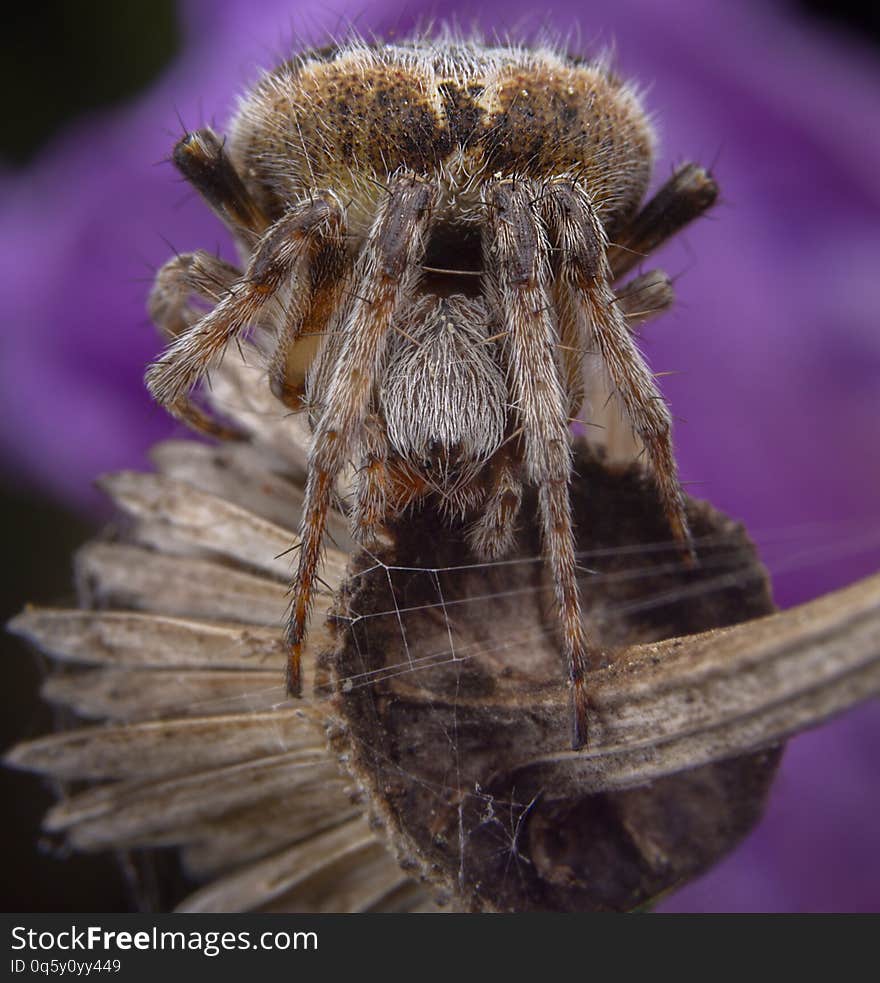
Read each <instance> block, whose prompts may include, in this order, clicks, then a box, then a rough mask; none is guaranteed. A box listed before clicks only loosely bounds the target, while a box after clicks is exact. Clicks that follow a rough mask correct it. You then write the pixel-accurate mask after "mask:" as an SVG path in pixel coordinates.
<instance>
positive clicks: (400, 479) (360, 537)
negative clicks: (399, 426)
mask: <svg viewBox="0 0 880 983" xmlns="http://www.w3.org/2000/svg"><path fill="white" fill-rule="evenodd" d="M389 449H390V444H389V442H388V433H387V430H386V427H385V423H384V421H383V420H382V419H381V418H380V416H379V415H378V414H377V413H370V414H369V416H368V417H367V419H366V420H365V421H364V427H363V432H362V437H361V458H360V465H359V467H358V469H357V480H356V487H355V500H354V506H353V508H352V511H351V534H352V536H353V537H354V539H356V540H357V541H358V542H359V543H365V544H369V543H375V542H376V541H377V540H378V539H379V532H380V530H381V528H382V525H383V523H384V522H385V521H386V520H387V519H388V517H389V516H397V515H400V514H401V513H402V512H403V511H404V510H405V509H406V508H407V507H408V506H409V505H411V504H412V503H413V502H414V501H415V500H416V499H418V498H420V497H421V496H423V495H426V494H427V493H428V492H429V491H430V486H429V485H428V483H427V482H426V481H425V480H424V478H422V477H421V476H419V475H418V474H417V473H416V472H415V471H414V469H413V468H411V467H409V466H408V465H407V464H406V463H405V462H403V461H400V460H396V461H395V460H391V459H389Z"/></svg>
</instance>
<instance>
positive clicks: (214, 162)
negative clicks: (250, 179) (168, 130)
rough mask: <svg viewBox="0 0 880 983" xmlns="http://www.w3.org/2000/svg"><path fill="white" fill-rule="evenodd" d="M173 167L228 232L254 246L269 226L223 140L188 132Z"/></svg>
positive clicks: (207, 131)
mask: <svg viewBox="0 0 880 983" xmlns="http://www.w3.org/2000/svg"><path fill="white" fill-rule="evenodd" d="M171 159H172V161H173V162H174V166H175V167H176V168H177V169H178V171H180V173H181V174H182V175H183V176H184V177H185V178H186V180H187V181H189V183H190V184H191V185H192V186H193V187H194V188H195V189H196V191H198V192H199V194H200V195H201V196H202V197H203V198H204V199H205V201H206V202H207V203H208V205H209V206H210V207H211V210H212V211H213V212H214V214H215V215H217V216H218V218H219V219H220V220H221V221H222V222H223V224H224V225H226V227H227V228H228V229H230V230H231V231H232V232H233V233H235V234H236V235H239V236H240V237H241V238H242V239H244V240H245V242H247V243H249V244H253V242H254V241H255V239H256V238H257V237H259V236H260V235H261V234H262V233H263V232H265V231H266V229H267V228H268V227H269V224H270V223H269V219H268V218H267V217H266V215H265V214H264V212H263V211H262V209H261V208H260V207H259V205H258V204H257V203H256V201H254V199H253V197H252V195H251V193H250V192H249V191H248V190H247V188H246V187H245V185H244V182H243V181H242V179H241V177H240V176H239V174H238V171H236V169H235V167H234V166H233V164H232V161H231V160H230V159H229V157H228V156H227V155H226V150H225V149H224V146H223V141H222V140H220V138H219V137H218V136H217V134H216V133H214V131H213V130H210V129H208V128H205V129H202V130H194V131H193V132H192V133H187V134H186V136H184V137H183V138H182V139H181V140H178V142H177V143H176V144H175V146H174V150H173V151H172V153H171Z"/></svg>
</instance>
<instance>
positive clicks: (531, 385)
mask: <svg viewBox="0 0 880 983" xmlns="http://www.w3.org/2000/svg"><path fill="white" fill-rule="evenodd" d="M536 197H537V194H536V189H535V188H534V187H533V186H532V183H531V182H529V181H526V180H516V181H515V180H513V179H499V180H497V181H494V182H492V183H491V184H490V185H489V187H488V189H487V194H486V204H487V205H488V225H489V235H488V237H487V239H486V247H485V248H486V263H487V266H489V267H490V268H493V269H494V270H495V271H496V274H497V294H498V296H497V297H496V303H497V304H498V306H499V308H500V311H501V314H502V317H503V322H504V325H505V327H506V328H507V332H508V334H507V346H506V347H507V360H508V376H509V380H510V381H509V385H510V390H511V393H510V394H511V400H512V402H513V404H514V406H515V407H516V412H517V415H518V417H519V420H520V423H521V426H522V435H521V438H520V439H521V442H522V447H523V449H524V458H523V461H524V465H525V471H526V477H527V479H528V480H530V481H532V482H534V483H535V485H536V486H537V488H538V503H539V509H540V515H541V525H542V533H543V545H544V554H545V557H546V559H547V561H548V563H549V566H550V570H551V572H552V575H553V584H554V588H555V595H556V604H557V608H558V611H559V618H560V623H561V626H562V641H563V652H564V656H565V659H566V662H567V666H568V674H569V679H570V681H571V688H572V702H573V714H572V718H573V728H572V746H573V747H574V748H576V749H577V748H580V747H583V745H584V744H585V743H586V740H587V711H588V707H589V699H588V694H587V683H586V674H587V668H588V659H587V652H588V647H589V640H588V638H587V633H586V628H585V627H584V622H583V617H582V615H581V605H580V597H579V595H578V586H577V565H576V562H575V545H574V530H573V528H572V520H571V503H570V501H569V491H568V486H569V480H570V475H571V435H570V431H569V427H568V405H569V395H568V394H567V393H566V392H565V390H564V387H563V380H562V379H561V378H560V373H559V370H558V368H557V361H556V356H555V351H554V349H555V344H556V329H555V325H554V323H553V320H552V318H551V299H550V289H549V278H550V270H549V263H548V243H547V238H546V234H545V231H544V228H543V226H542V225H541V223H540V222H539V220H538V217H537V216H536V214H535V210H534V207H533V203H534V200H535V199H536Z"/></svg>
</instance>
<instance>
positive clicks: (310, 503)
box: [287, 173, 434, 695]
mask: <svg viewBox="0 0 880 983" xmlns="http://www.w3.org/2000/svg"><path fill="white" fill-rule="evenodd" d="M433 200H434V193H433V191H432V189H431V188H430V187H429V185H428V184H426V183H425V182H424V181H421V180H419V179H418V178H416V177H414V176H412V175H410V174H407V173H402V174H398V175H397V176H396V177H395V178H393V180H392V181H391V183H390V187H389V190H388V194H387V196H386V197H385V198H384V200H383V201H382V203H381V204H380V206H379V208H378V210H377V214H376V218H375V220H374V222H373V225H372V228H371V229H370V233H369V235H368V237H367V242H366V244H365V245H364V247H363V251H362V253H361V255H360V257H359V260H358V263H357V266H356V269H355V282H356V284H357V288H356V289H357V293H356V295H355V296H354V298H353V302H352V304H351V306H350V308H348V309H347V315H346V318H345V321H344V323H340V324H338V325H334V327H335V328H338V329H339V330H340V331H341V332H342V336H341V344H340V348H339V356H338V358H337V360H336V364H335V366H334V368H333V373H332V376H331V377H330V382H329V385H328V387H327V390H326V393H325V394H324V395H323V396H322V404H321V406H320V408H319V409H320V417H319V419H318V422H317V425H316V427H315V430H314V434H313V437H312V445H311V449H310V451H309V467H308V479H307V481H306V493H305V501H304V504H303V518H302V528H301V536H300V550H299V562H298V566H297V571H296V576H295V578H294V582H293V586H292V593H293V604H292V607H291V613H290V620H289V623H288V628H287V640H288V644H289V653H288V663H287V688H288V691H289V692H290V693H291V695H297V694H299V692H300V690H301V680H300V658H301V652H302V644H303V640H304V638H305V632H306V624H307V621H308V615H309V609H310V607H311V602H312V594H313V592H314V587H315V580H316V572H317V568H318V564H319V561H320V556H321V544H322V541H323V538H324V526H325V523H326V520H327V511H328V509H329V507H330V501H331V496H332V493H333V489H334V485H335V482H336V478H337V476H338V474H339V472H340V471H341V469H342V468H343V466H344V465H345V464H346V462H347V461H348V460H349V459H350V458H351V457H352V454H353V452H354V451H356V450H358V449H359V447H357V445H358V444H360V442H361V440H362V437H363V428H364V422H365V420H366V418H367V414H368V412H369V409H370V401H371V398H372V393H373V386H374V384H375V380H376V378H377V376H378V374H379V371H380V369H381V365H382V359H383V355H384V352H385V347H386V342H387V336H388V333H389V331H390V329H391V325H392V321H393V319H394V315H395V312H396V311H397V309H398V306H399V304H400V301H401V299H402V298H403V297H405V296H407V295H408V293H409V292H410V291H411V288H412V287H413V285H414V283H415V280H416V278H417V277H418V272H419V270H418V267H419V264H420V263H421V261H422V256H423V255H424V251H425V242H426V237H427V233H428V229H429V227H430V222H431V211H432V205H433Z"/></svg>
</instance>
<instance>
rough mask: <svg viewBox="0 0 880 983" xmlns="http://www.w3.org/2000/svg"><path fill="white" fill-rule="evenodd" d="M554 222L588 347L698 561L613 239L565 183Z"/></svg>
mask: <svg viewBox="0 0 880 983" xmlns="http://www.w3.org/2000/svg"><path fill="white" fill-rule="evenodd" d="M548 200H549V202H550V207H549V209H548V211H549V212H550V221H551V224H552V226H553V227H554V229H555V232H556V236H557V238H558V240H559V244H560V247H561V248H560V259H559V279H560V281H561V283H562V284H563V289H564V290H565V291H566V292H567V293H568V295H569V301H570V303H571V305H572V307H573V309H575V310H576V311H577V323H578V324H579V325H580V331H581V334H582V337H583V339H584V341H583V342H582V345H583V347H584V348H585V349H586V348H590V347H592V348H593V349H595V351H596V353H597V354H598V355H599V357H600V358H601V359H602V362H603V364H604V365H605V368H606V370H607V372H608V375H609V376H610V379H611V382H612V383H613V385H614V388H615V390H616V392H617V394H618V396H619V397H620V401H621V403H622V404H623V408H624V410H625V412H626V415H627V418H628V419H629V421H630V425H631V426H632V428H633V430H634V432H635V434H636V436H637V437H638V438H639V440H641V442H642V444H643V445H644V448H645V451H646V453H647V455H648V460H649V461H650V464H651V467H652V470H653V472H654V478H655V481H656V483H657V488H658V491H659V493H660V501H661V504H662V507H663V511H664V513H665V515H666V519H667V521H668V522H669V525H670V527H671V529H672V534H673V536H674V537H675V539H677V540H678V541H679V542H680V543H681V544H683V546H684V547H685V550H686V558H687V559H688V560H689V561H690V562H692V561H693V549H692V545H691V540H690V532H689V530H688V524H687V518H686V516H685V509H684V496H683V495H682V491H681V486H680V484H679V482H678V469H677V466H676V463H675V456H674V454H673V452H672V420H671V417H670V413H669V409H668V407H667V406H666V403H665V402H664V400H663V397H662V395H661V394H660V391H659V390H658V388H657V386H656V385H655V383H654V378H653V376H652V375H651V372H650V371H649V369H648V367H647V365H646V364H645V361H644V359H643V358H642V355H641V352H639V350H638V348H637V347H636V345H635V343H634V341H633V339H632V337H631V335H630V332H629V329H628V327H627V324H626V320H625V318H624V316H623V312H622V311H621V309H620V306H619V305H618V304H616V303H615V301H614V293H613V291H612V289H611V287H610V286H609V277H610V275H611V274H610V269H609V266H608V259H607V254H606V249H607V244H608V239H607V236H606V234H605V230H604V228H603V226H602V223H601V222H600V221H599V217H598V215H597V214H596V212H595V210H594V209H593V206H592V204H591V202H590V199H589V197H588V195H587V194H586V193H585V192H584V191H583V189H581V188H580V187H579V186H578V185H577V184H576V183H575V182H572V181H567V180H560V181H555V182H554V183H553V184H552V186H551V191H550V193H549V196H548Z"/></svg>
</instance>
